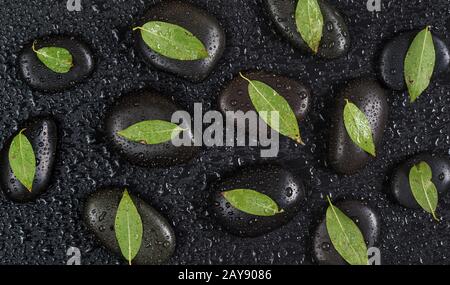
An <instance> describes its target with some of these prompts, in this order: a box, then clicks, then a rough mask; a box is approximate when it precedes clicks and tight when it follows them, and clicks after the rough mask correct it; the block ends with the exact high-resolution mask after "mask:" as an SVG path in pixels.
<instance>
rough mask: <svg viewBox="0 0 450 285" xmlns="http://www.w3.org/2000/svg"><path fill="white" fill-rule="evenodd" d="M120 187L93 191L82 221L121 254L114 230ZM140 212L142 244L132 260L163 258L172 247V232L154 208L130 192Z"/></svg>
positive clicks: (142, 262)
mask: <svg viewBox="0 0 450 285" xmlns="http://www.w3.org/2000/svg"><path fill="white" fill-rule="evenodd" d="M123 191H124V189H117V188H112V189H102V190H99V191H97V192H95V193H93V194H92V195H91V196H89V198H88V199H87V201H86V206H85V208H84V214H83V216H84V221H85V223H86V224H87V225H88V226H89V228H90V229H91V230H92V232H93V233H94V234H95V236H96V237H97V238H98V239H99V240H100V242H101V243H102V244H103V245H104V246H105V247H106V248H108V249H109V250H111V251H112V252H114V253H116V254H118V255H119V256H122V254H121V251H120V248H119V244H118V242H117V239H116V234H115V231H114V224H115V218H116V213H117V207H118V206H119V203H120V200H121V198H122V195H123ZM130 196H131V198H132V199H133V202H134V203H135V205H136V208H137V209H138V212H139V214H140V215H141V219H142V224H143V229H144V232H143V236H142V245H141V248H140V250H139V252H138V254H137V256H136V258H135V259H134V260H133V261H132V263H133V264H138V265H153V264H162V263H164V262H166V261H167V260H168V259H169V258H170V257H171V256H172V254H173V252H174V251H175V234H174V232H173V229H172V226H171V225H170V224H169V223H168V222H167V220H166V219H165V218H164V217H162V216H161V215H160V214H159V213H158V212H157V211H156V210H155V209H153V208H152V207H151V206H149V205H148V204H147V203H145V202H144V201H143V200H141V199H140V198H137V197H135V196H133V195H132V194H130Z"/></svg>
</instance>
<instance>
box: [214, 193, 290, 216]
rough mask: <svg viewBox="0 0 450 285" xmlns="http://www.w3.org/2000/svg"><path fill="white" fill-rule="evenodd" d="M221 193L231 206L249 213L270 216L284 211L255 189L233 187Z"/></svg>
mask: <svg viewBox="0 0 450 285" xmlns="http://www.w3.org/2000/svg"><path fill="white" fill-rule="evenodd" d="M222 195H223V196H224V197H225V199H226V200H227V201H228V202H229V203H230V204H231V205H232V206H233V207H235V208H236V209H238V210H240V211H242V212H244V213H247V214H250V215H254V216H263V217H270V216H274V215H276V214H280V213H283V212H284V211H283V210H280V209H279V208H278V205H277V203H275V201H273V200H272V198H270V197H269V196H267V195H265V194H262V193H259V192H257V191H255V190H250V189H235V190H230V191H226V192H223V193H222Z"/></svg>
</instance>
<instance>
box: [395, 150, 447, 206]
mask: <svg viewBox="0 0 450 285" xmlns="http://www.w3.org/2000/svg"><path fill="white" fill-rule="evenodd" d="M422 161H424V162H426V163H427V164H428V165H429V166H430V167H431V171H432V172H433V178H432V179H431V181H432V182H433V184H434V185H435V186H436V189H437V191H438V197H439V198H442V196H443V195H444V194H446V193H447V192H448V190H449V189H450V161H449V159H448V158H446V157H444V156H440V155H432V154H426V153H423V154H419V155H416V156H414V157H412V158H410V159H408V160H406V161H405V162H403V163H402V164H400V165H399V166H398V167H397V169H396V170H395V172H394V174H393V175H392V179H391V192H392V195H393V197H394V198H395V200H396V201H397V202H398V203H399V204H400V205H402V206H404V207H406V208H412V209H419V208H420V205H419V204H418V203H417V201H416V199H415V198H414V196H413V193H412V191H411V187H410V184H409V172H410V170H411V168H412V167H413V166H414V165H416V164H418V163H420V162H422Z"/></svg>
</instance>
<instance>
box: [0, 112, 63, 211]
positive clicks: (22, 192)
mask: <svg viewBox="0 0 450 285" xmlns="http://www.w3.org/2000/svg"><path fill="white" fill-rule="evenodd" d="M23 129H25V131H24V132H23V134H24V135H25V136H26V137H27V138H28V140H29V141H30V143H31V145H32V146H33V151H34V155H35V157H36V174H35V178H34V182H33V187H32V191H31V192H30V191H28V189H26V188H25V186H23V185H22V183H20V182H19V180H17V179H16V177H15V176H14V173H13V172H12V169H11V167H10V164H9V159H8V156H9V155H8V154H9V147H10V145H11V142H12V140H13V139H14V137H15V136H16V135H17V134H18V133H19V132H20V131H21V130H23ZM57 141H58V139H57V126H56V123H55V122H54V121H53V119H51V118H49V117H42V118H34V119H31V120H30V121H28V122H26V123H25V124H24V125H23V126H21V128H20V129H19V130H18V131H17V132H16V133H15V134H14V135H12V136H11V137H10V138H9V139H8V140H7V141H6V142H5V144H4V148H3V149H2V151H1V156H0V186H1V188H2V190H3V192H4V193H5V196H6V197H7V198H8V199H10V200H12V201H15V202H20V203H25V202H29V201H33V200H35V199H36V198H37V197H39V196H40V195H42V194H43V193H44V192H45V191H47V189H48V187H49V184H50V181H51V178H52V173H53V168H54V165H55V161H56V149H57V144H58V142H57Z"/></svg>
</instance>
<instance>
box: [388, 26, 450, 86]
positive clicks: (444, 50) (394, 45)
mask: <svg viewBox="0 0 450 285" xmlns="http://www.w3.org/2000/svg"><path fill="white" fill-rule="evenodd" d="M418 32H419V31H411V32H406V33H404V34H401V35H399V36H397V37H395V38H394V39H392V40H391V41H389V42H388V43H387V44H386V46H385V47H384V49H383V51H382V53H381V57H380V76H381V79H382V80H383V82H384V83H385V84H386V86H387V87H389V88H391V89H393V90H399V91H400V90H404V89H406V82H405V77H404V68H403V67H404V64H405V57H406V54H407V53H408V49H409V47H410V45H411V43H412V41H413V40H414V38H415V36H416V35H417V33H418ZM433 42H434V45H435V49H436V65H435V67H434V72H433V78H436V77H438V76H439V75H442V74H443V73H445V72H446V71H447V70H448V67H449V65H450V51H449V49H448V46H447V44H446V43H445V42H444V41H442V39H440V38H439V37H438V36H436V35H433Z"/></svg>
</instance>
